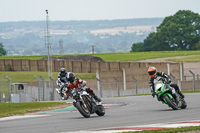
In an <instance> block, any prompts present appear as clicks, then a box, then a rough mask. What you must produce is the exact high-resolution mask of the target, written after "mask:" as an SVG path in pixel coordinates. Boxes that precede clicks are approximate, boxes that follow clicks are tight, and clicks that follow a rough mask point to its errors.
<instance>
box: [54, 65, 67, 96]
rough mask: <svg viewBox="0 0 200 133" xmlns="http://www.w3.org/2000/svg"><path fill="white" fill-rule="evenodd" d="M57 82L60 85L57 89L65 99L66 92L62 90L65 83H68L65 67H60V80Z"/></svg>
mask: <svg viewBox="0 0 200 133" xmlns="http://www.w3.org/2000/svg"><path fill="white" fill-rule="evenodd" d="M56 84H57V85H58V87H59V88H56V91H57V92H58V94H60V96H61V98H62V99H64V97H63V96H64V94H63V92H62V90H63V88H64V87H65V85H67V84H68V81H67V72H66V69H65V68H60V72H59V73H58V80H57V81H56Z"/></svg>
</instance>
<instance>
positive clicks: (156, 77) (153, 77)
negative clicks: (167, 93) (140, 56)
mask: <svg viewBox="0 0 200 133" xmlns="http://www.w3.org/2000/svg"><path fill="white" fill-rule="evenodd" d="M148 73H149V76H150V77H151V78H150V81H149V85H150V87H151V93H152V96H153V97H155V95H156V92H155V85H156V83H157V82H159V79H160V78H164V79H165V80H166V81H167V83H170V86H171V88H170V89H171V93H172V94H173V95H174V96H175V98H176V101H177V99H178V95H177V93H178V94H179V95H180V96H181V97H182V98H184V95H183V94H182V93H181V91H180V89H179V87H178V86H177V84H171V77H170V76H169V75H167V74H166V73H164V72H157V69H156V68H155V67H149V69H148ZM173 89H175V91H173ZM176 92H177V93H176Z"/></svg>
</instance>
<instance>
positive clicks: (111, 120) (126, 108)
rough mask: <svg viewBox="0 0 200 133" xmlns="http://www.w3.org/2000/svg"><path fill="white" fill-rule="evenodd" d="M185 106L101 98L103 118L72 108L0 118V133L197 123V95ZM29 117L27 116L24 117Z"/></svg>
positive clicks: (140, 99) (199, 97)
mask: <svg viewBox="0 0 200 133" xmlns="http://www.w3.org/2000/svg"><path fill="white" fill-rule="evenodd" d="M185 97H186V98H185V100H186V101H187V104H188V107H187V108H186V109H183V110H176V111H174V110H172V109H171V108H169V107H168V106H167V105H165V104H162V103H161V102H158V101H157V99H156V98H152V96H150V95H147V96H133V97H115V98H103V101H102V103H103V105H105V107H106V114H105V116H102V117H99V116H97V115H96V114H92V115H91V117H90V118H84V117H83V116H82V115H81V114H80V113H79V112H78V111H77V110H76V109H75V110H71V111H60V112H49V113H48V112H46V113H39V114H34V115H31V116H32V117H27V118H25V117H22V118H21V117H20V118H16V119H12V118H13V117H10V118H11V119H5V118H1V119H0V133H61V132H78V131H83V130H92V129H106V128H114V127H127V126H137V125H148V124H156V123H167V122H181V121H192V120H200V93H188V94H185ZM28 116H29V115H28Z"/></svg>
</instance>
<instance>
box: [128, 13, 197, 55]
mask: <svg viewBox="0 0 200 133" xmlns="http://www.w3.org/2000/svg"><path fill="white" fill-rule="evenodd" d="M181 50H200V15H199V14H198V13H194V12H192V11H189V10H179V11H178V12H177V13H176V14H174V15H173V16H168V17H166V18H165V19H164V20H163V22H162V23H161V24H160V25H159V26H158V27H157V29H156V31H155V32H152V33H150V34H149V35H148V36H147V38H146V39H144V41H143V42H138V43H133V45H132V47H131V52H141V51H181Z"/></svg>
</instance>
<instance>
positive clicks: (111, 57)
mask: <svg viewBox="0 0 200 133" xmlns="http://www.w3.org/2000/svg"><path fill="white" fill-rule="evenodd" d="M79 55H81V54H79ZM83 55H86V54H83ZM90 55H91V54H90ZM187 55H198V56H200V51H152V52H129V53H101V54H92V56H96V57H100V58H101V59H103V60H104V61H111V62H115V61H139V60H144V59H154V58H165V57H176V56H187ZM62 56H77V55H74V54H73V55H53V57H62ZM198 56H197V57H192V58H191V59H194V58H196V59H198ZM44 57H47V55H41V56H0V59H30V60H40V59H42V58H44Z"/></svg>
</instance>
